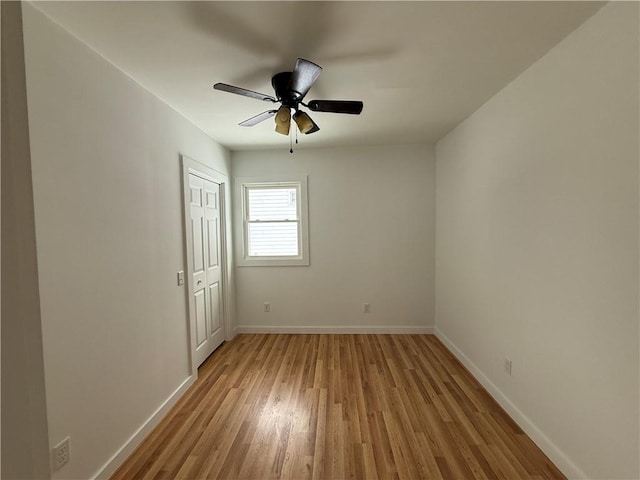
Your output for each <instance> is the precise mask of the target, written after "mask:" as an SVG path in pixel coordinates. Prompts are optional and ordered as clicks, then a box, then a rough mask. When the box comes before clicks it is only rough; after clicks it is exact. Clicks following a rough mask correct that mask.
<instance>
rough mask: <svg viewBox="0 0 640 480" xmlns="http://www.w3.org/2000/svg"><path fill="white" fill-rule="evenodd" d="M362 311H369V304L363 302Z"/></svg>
mask: <svg viewBox="0 0 640 480" xmlns="http://www.w3.org/2000/svg"><path fill="white" fill-rule="evenodd" d="M362 313H371V304H370V303H363V304H362Z"/></svg>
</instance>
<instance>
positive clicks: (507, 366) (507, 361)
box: [504, 357, 511, 375]
mask: <svg viewBox="0 0 640 480" xmlns="http://www.w3.org/2000/svg"><path fill="white" fill-rule="evenodd" d="M504 373H506V374H507V375H511V360H510V359H508V358H506V357H505V359H504Z"/></svg>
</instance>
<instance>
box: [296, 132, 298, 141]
mask: <svg viewBox="0 0 640 480" xmlns="http://www.w3.org/2000/svg"><path fill="white" fill-rule="evenodd" d="M297 144H298V129H297V128H296V145H297Z"/></svg>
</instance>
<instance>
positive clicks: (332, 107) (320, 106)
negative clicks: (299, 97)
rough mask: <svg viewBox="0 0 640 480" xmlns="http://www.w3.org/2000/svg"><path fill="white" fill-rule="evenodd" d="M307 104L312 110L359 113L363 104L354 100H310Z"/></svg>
mask: <svg viewBox="0 0 640 480" xmlns="http://www.w3.org/2000/svg"><path fill="white" fill-rule="evenodd" d="M307 106H308V107H309V110H312V111H314V112H331V113H348V114H351V115H359V114H360V112H362V108H363V107H364V104H363V103H362V102H360V101H355V100H311V101H310V102H309V103H308V104H307Z"/></svg>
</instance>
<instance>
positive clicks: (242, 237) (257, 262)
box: [234, 174, 310, 267]
mask: <svg viewBox="0 0 640 480" xmlns="http://www.w3.org/2000/svg"><path fill="white" fill-rule="evenodd" d="M260 186H262V187H277V186H286V187H291V186H295V188H296V189H297V190H298V192H299V194H298V204H297V208H298V220H297V222H298V248H299V252H300V253H299V254H298V255H296V256H294V257H281V256H278V257H249V256H248V253H247V250H248V247H247V212H246V208H247V197H246V190H247V187H260ZM234 188H235V192H234V199H235V204H234V206H235V208H240V212H241V214H240V215H236V216H235V218H236V222H237V225H236V230H235V232H236V237H239V238H237V239H236V240H235V242H236V245H237V247H238V250H236V251H239V252H240V253H241V254H240V255H239V256H238V258H237V259H236V266H238V267H293V266H303V267H307V266H309V264H310V260H309V257H310V252H309V194H308V178H307V176H306V175H293V176H292V175H290V174H283V175H265V176H261V177H238V178H236V179H235V186H234Z"/></svg>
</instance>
